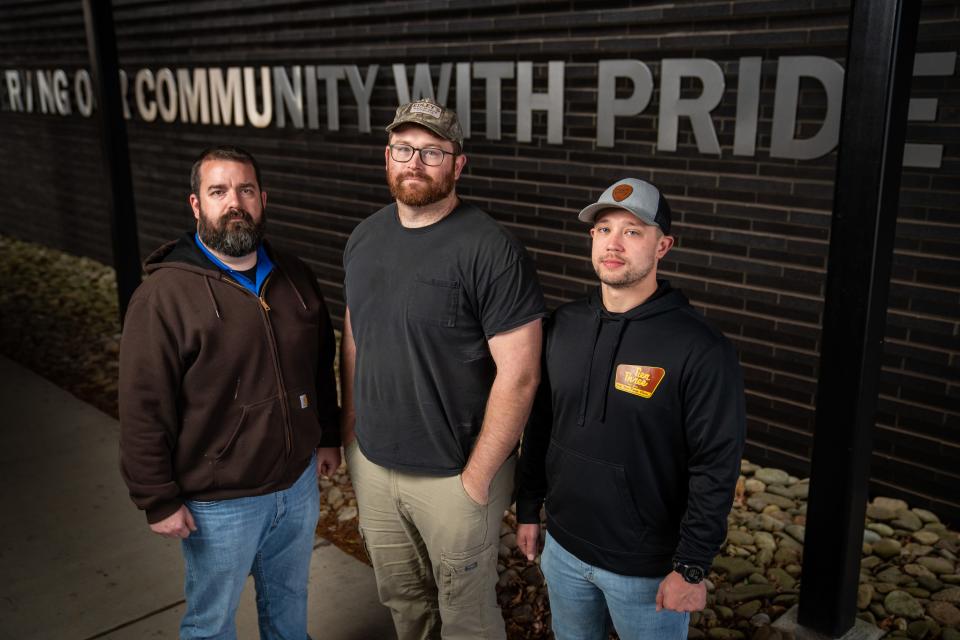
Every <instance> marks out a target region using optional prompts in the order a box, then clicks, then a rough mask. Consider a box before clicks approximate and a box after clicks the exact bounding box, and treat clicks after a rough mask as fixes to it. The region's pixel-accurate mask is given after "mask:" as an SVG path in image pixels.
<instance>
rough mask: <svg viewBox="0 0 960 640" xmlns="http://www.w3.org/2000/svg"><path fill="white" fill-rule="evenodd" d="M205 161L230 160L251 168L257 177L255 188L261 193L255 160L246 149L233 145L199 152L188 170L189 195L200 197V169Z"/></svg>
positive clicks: (260, 183) (261, 186)
mask: <svg viewBox="0 0 960 640" xmlns="http://www.w3.org/2000/svg"><path fill="white" fill-rule="evenodd" d="M207 160H230V161H232V162H241V163H243V164H249V165H250V166H252V167H253V173H254V175H256V177H257V187H258V188H259V189H260V190H261V191H263V181H262V180H261V179H260V165H258V164H257V161H256V159H255V158H254V157H253V155H252V154H251V153H250V152H249V151H247V150H246V149H241V148H240V147H235V146H233V145H220V146H217V147H208V148H207V149H204V150H203V151H201V152H200V155H199V156H198V157H197V160H196V162H194V163H193V168H192V169H191V170H190V193H193V194H196V195H197V196H199V195H200V167H201V166H202V165H203V163H204V162H206V161H207Z"/></svg>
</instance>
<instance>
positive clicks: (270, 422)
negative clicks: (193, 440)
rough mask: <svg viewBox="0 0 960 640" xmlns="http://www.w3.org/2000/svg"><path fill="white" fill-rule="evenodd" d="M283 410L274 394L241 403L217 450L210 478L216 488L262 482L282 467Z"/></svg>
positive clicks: (252, 485) (238, 487) (245, 485)
mask: <svg viewBox="0 0 960 640" xmlns="http://www.w3.org/2000/svg"><path fill="white" fill-rule="evenodd" d="M284 442H285V440H284V433H283V413H282V411H281V410H280V405H279V402H278V401H277V398H276V397H273V398H269V399H267V400H262V401H260V402H256V403H254V404H248V405H245V406H244V407H243V412H242V413H241V415H240V420H239V422H238V423H237V426H236V427H235V428H234V430H233V434H231V436H230V439H229V440H228V441H227V444H226V445H224V447H223V449H221V450H220V452H219V453H218V454H217V456H216V459H215V464H214V471H213V482H214V485H215V486H216V487H217V488H218V489H251V488H256V487H260V486H263V485H264V484H266V483H267V482H269V481H270V480H272V479H273V478H274V476H277V475H279V474H280V473H281V472H282V471H283V465H282V464H281V462H282V458H283V455H284Z"/></svg>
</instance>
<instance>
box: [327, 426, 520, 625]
mask: <svg viewBox="0 0 960 640" xmlns="http://www.w3.org/2000/svg"><path fill="white" fill-rule="evenodd" d="M345 454H346V459H347V465H348V468H349V471H350V478H351V480H352V481H353V487H354V489H355V490H356V494H357V505H358V507H359V512H360V534H361V535H362V536H363V540H364V544H365V545H366V547H367V553H368V554H369V556H370V559H371V561H372V562H373V569H374V573H375V575H376V578H377V591H378V592H379V595H380V602H382V603H383V604H384V605H386V606H387V607H388V608H389V609H390V613H391V614H392V615H393V624H394V626H395V627H396V630H397V636H398V637H399V639H400V640H425V639H427V638H443V639H444V640H454V639H463V640H467V639H468V638H469V639H470V640H480V639H485V638H490V639H497V640H500V639H503V638H506V633H505V631H504V622H503V617H502V616H501V615H500V607H499V606H498V604H497V594H496V583H497V553H498V551H499V548H500V523H501V522H502V520H503V512H504V510H505V509H506V508H507V507H508V506H509V505H510V497H511V494H512V492H513V472H514V467H515V466H516V458H515V456H511V457H510V458H508V459H507V461H506V462H505V463H504V464H503V466H502V467H501V468H500V470H499V471H498V472H497V474H496V476H494V479H493V482H492V483H491V486H490V499H489V502H488V504H486V505H481V504H477V503H476V502H474V501H473V500H472V499H471V498H470V497H469V496H468V495H467V493H466V491H465V490H464V488H463V484H462V482H461V480H460V476H459V475H455V476H450V477H446V478H443V477H435V476H421V475H414V474H411V473H405V472H399V471H394V470H391V469H385V468H384V467H381V466H379V465H377V464H374V463H372V462H370V461H369V460H367V458H366V457H365V456H364V455H363V453H362V452H361V451H360V448H359V446H358V444H357V442H356V441H354V442H352V443H350V445H349V446H347V448H346V451H345Z"/></svg>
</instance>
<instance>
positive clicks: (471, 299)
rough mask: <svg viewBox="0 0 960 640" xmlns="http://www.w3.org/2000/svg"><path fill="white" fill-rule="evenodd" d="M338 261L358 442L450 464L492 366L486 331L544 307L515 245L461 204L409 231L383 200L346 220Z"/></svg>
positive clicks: (526, 318) (410, 462) (454, 463)
mask: <svg viewBox="0 0 960 640" xmlns="http://www.w3.org/2000/svg"><path fill="white" fill-rule="evenodd" d="M343 266H344V271H345V279H344V294H345V297H346V301H347V306H348V307H349V309H350V322H351V328H352V330H353V336H354V340H355V341H356V344H357V367H356V375H355V376H354V407H355V410H356V415H357V421H356V434H357V439H358V440H359V443H360V448H361V449H362V450H363V453H364V455H365V456H366V457H367V458H369V459H370V460H372V461H373V462H375V463H377V464H379V465H381V466H384V467H388V468H393V469H400V470H407V471H414V472H417V473H424V474H429V475H455V474H457V473H459V472H460V471H462V469H463V467H464V466H465V465H466V462H467V457H468V456H469V454H470V450H471V449H472V448H473V444H474V442H475V440H476V438H477V436H478V435H479V433H480V427H481V425H482V423H483V415H484V410H485V408H486V402H487V396H488V395H489V392H490V386H491V384H492V382H493V379H494V376H495V375H496V366H495V364H494V362H493V358H492V357H491V355H490V350H489V348H488V346H487V339H489V338H491V337H492V336H494V335H496V334H497V333H501V332H504V331H508V330H510V329H514V328H516V327H519V326H521V325H523V324H526V323H527V322H530V321H531V320H534V319H536V318H540V317H543V316H544V315H546V309H545V307H544V303H543V294H542V293H541V291H540V285H539V283H538V282H537V278H536V272H535V269H534V266H533V264H532V262H531V260H530V258H529V257H528V256H527V253H526V251H525V250H524V248H523V245H521V244H520V243H519V242H518V241H517V240H516V239H515V238H514V237H513V236H512V235H510V234H509V233H508V232H507V231H506V230H505V229H503V228H502V227H501V226H500V225H499V224H497V223H496V222H495V221H494V220H493V218H491V217H490V216H488V215H487V214H485V213H484V212H482V211H480V210H479V209H478V208H476V207H475V206H473V205H470V204H465V203H461V204H460V205H459V206H458V207H457V208H456V209H454V210H453V212H451V213H450V214H449V215H448V216H446V217H445V218H443V219H442V220H440V221H439V222H436V223H434V224H432V225H429V226H427V227H421V228H416V229H408V228H406V227H404V226H403V225H401V224H400V221H399V219H398V217H397V208H396V205H395V204H391V205H389V206H387V207H384V208H383V209H381V210H380V211H378V212H377V213H375V214H373V215H372V216H370V217H369V218H367V219H366V220H364V221H363V222H361V223H360V224H359V225H358V226H357V228H356V229H355V230H354V232H353V234H351V236H350V240H349V241H348V242H347V246H346V249H345V250H344V254H343Z"/></svg>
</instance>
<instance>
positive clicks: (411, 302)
mask: <svg viewBox="0 0 960 640" xmlns="http://www.w3.org/2000/svg"><path fill="white" fill-rule="evenodd" d="M459 306H460V282H459V281H457V280H441V279H439V278H429V277H424V276H420V275H416V276H414V281H413V287H412V289H411V291H410V297H409V298H408V299H407V317H408V318H415V319H416V320H418V321H420V322H428V323H430V324H435V325H439V326H441V327H455V326H457V309H458V307H459Z"/></svg>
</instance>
